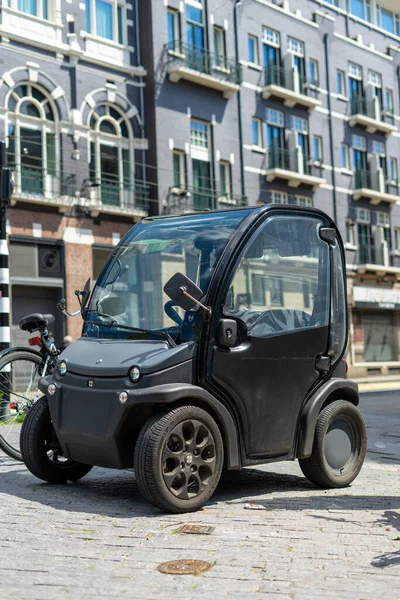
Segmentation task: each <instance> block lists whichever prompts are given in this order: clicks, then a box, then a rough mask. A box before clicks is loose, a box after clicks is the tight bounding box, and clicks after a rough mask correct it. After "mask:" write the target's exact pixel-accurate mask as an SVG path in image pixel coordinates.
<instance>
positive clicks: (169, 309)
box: [164, 300, 183, 329]
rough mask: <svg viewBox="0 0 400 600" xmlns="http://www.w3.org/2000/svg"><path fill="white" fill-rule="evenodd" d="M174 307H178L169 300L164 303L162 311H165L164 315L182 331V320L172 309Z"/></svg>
mask: <svg viewBox="0 0 400 600" xmlns="http://www.w3.org/2000/svg"><path fill="white" fill-rule="evenodd" d="M174 306H178V305H177V304H175V302H174V301H173V300H169V301H168V302H166V303H165V304H164V311H165V313H166V315H167V316H168V317H169V318H170V319H172V321H174V322H175V323H176V324H177V325H178V327H179V329H182V326H183V319H182V318H181V317H180V316H179V314H178V313H177V312H176V310H175V309H174V308H173V307H174Z"/></svg>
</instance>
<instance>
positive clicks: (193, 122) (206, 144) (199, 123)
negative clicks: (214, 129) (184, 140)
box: [190, 117, 210, 151]
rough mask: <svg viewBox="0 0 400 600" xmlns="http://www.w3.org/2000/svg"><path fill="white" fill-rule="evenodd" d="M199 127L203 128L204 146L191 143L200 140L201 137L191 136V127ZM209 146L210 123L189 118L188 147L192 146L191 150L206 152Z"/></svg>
mask: <svg viewBox="0 0 400 600" xmlns="http://www.w3.org/2000/svg"><path fill="white" fill-rule="evenodd" d="M194 124H196V125H200V126H202V127H204V129H205V136H204V139H205V144H197V143H193V142H194V141H196V140H197V139H201V135H197V134H195V135H193V125H194ZM209 144H210V123H207V122H206V121H202V120H201V119H196V118H195V117H191V119H190V145H191V146H192V148H201V149H202V150H206V151H209V150H210V148H209Z"/></svg>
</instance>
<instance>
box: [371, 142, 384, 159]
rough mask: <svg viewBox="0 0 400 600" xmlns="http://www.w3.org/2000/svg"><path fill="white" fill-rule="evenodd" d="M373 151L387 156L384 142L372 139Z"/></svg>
mask: <svg viewBox="0 0 400 600" xmlns="http://www.w3.org/2000/svg"><path fill="white" fill-rule="evenodd" d="M372 152H373V153H374V154H377V155H378V156H386V151H385V144H384V143H383V142H377V141H376V140H373V141H372Z"/></svg>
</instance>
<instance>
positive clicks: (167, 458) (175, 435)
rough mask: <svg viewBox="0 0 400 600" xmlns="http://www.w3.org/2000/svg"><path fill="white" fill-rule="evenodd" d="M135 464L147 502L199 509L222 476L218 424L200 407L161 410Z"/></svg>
mask: <svg viewBox="0 0 400 600" xmlns="http://www.w3.org/2000/svg"><path fill="white" fill-rule="evenodd" d="M134 462H135V473H136V480H137V484H138V487H139V490H140V492H141V493H142V494H143V496H144V497H145V498H146V499H147V500H148V501H149V502H151V503H152V504H154V505H155V506H157V507H159V508H161V509H163V510H166V511H168V512H171V513H186V512H192V511H195V510H198V509H200V508H201V507H202V506H203V504H204V503H205V502H206V501H207V500H208V499H209V498H210V497H211V495H212V494H213V492H214V490H215V488H216V487H217V485H218V482H219V479H220V477H221V471H222V467H223V463H224V446H223V441H222V436H221V433H220V431H219V428H218V425H217V424H216V422H215V421H214V419H213V418H212V417H211V416H210V415H209V414H208V413H207V412H206V411H205V410H203V409H201V408H198V407H197V406H180V407H178V408H174V409H173V410H168V411H165V412H164V413H158V414H157V415H155V416H153V417H151V418H150V419H149V420H148V421H147V423H145V424H144V426H143V428H142V430H141V432H140V434H139V437H138V440H137V443H136V448H135V461H134Z"/></svg>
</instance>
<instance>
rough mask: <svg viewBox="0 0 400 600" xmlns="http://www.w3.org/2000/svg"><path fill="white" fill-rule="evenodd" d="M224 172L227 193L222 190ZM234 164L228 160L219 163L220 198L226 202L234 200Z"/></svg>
mask: <svg viewBox="0 0 400 600" xmlns="http://www.w3.org/2000/svg"><path fill="white" fill-rule="evenodd" d="M222 172H224V179H225V187H226V186H227V188H228V189H225V193H224V192H223V190H222V177H221V175H222ZM232 195H233V191H232V164H231V163H230V162H229V161H228V160H220V161H219V198H220V199H225V200H232Z"/></svg>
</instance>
